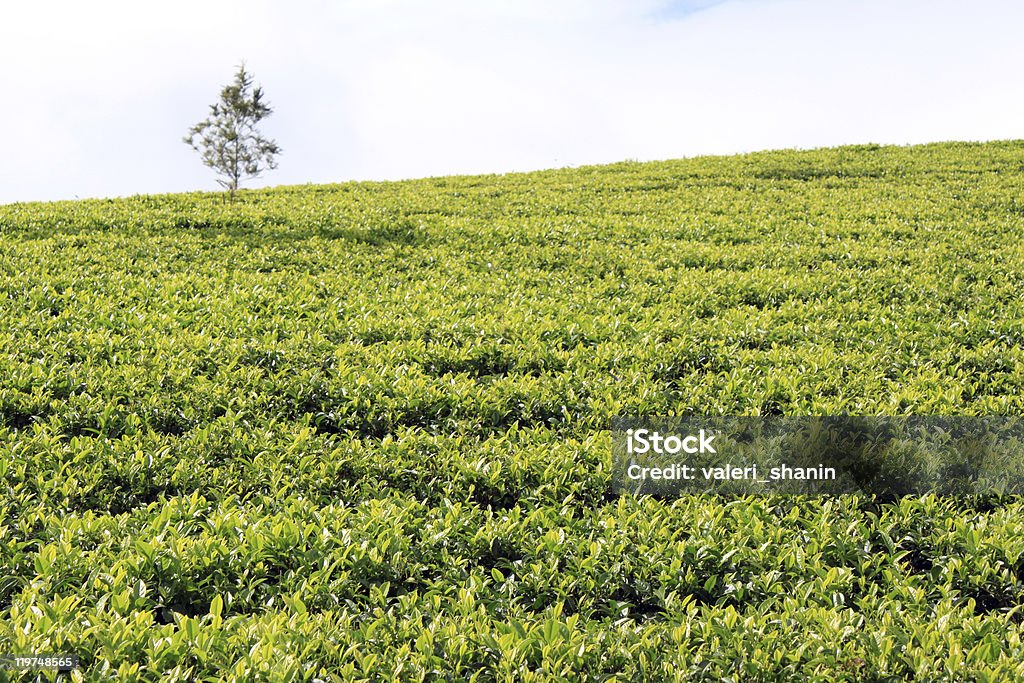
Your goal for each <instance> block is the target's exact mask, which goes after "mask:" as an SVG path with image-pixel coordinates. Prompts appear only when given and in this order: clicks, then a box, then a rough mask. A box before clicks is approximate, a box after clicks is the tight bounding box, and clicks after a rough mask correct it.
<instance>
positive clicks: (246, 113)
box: [184, 63, 281, 201]
mask: <svg viewBox="0 0 1024 683" xmlns="http://www.w3.org/2000/svg"><path fill="white" fill-rule="evenodd" d="M272 112H273V110H272V109H271V108H270V106H269V105H268V104H267V103H266V102H264V101H263V90H262V88H260V87H258V86H257V87H253V80H252V75H251V74H249V73H248V72H247V71H246V70H245V64H244V63H243V64H242V65H240V66H239V67H238V73H236V74H235V80H234V82H233V83H231V84H230V85H226V86H224V88H223V89H222V90H221V91H220V101H219V102H217V103H215V104H212V105H210V117H209V118H207V119H206V120H204V121H200V122H199V123H197V124H196V125H194V126H192V128H191V129H189V134H188V135H186V136H185V137H184V141H185V143H186V144H188V145H190V146H191V147H192V148H193V149H195V150H196V151H197V152H199V153H200V154H201V155H202V158H203V163H204V164H206V165H207V166H209V167H210V168H212V169H213V170H214V171H216V172H217V173H218V174H219V175H221V176H223V179H218V180H217V182H218V183H219V184H220V185H221V186H222V187H224V188H225V189H227V190H228V192H229V196H230V198H231V200H232V201H234V198H235V192H236V191H237V190H238V184H239V182H241V180H242V179H244V178H256V177H258V176H259V175H260V174H261V173H262V172H263V171H264V170H266V169H274V168H277V162H276V160H275V158H274V157H275V156H276V155H278V154H280V152H281V148H280V147H278V146H277V143H275V142H274V141H273V140H268V139H266V138H264V137H263V136H262V135H260V133H259V131H258V130H256V124H257V123H259V122H260V121H261V120H263V119H264V118H266V117H267V116H269V115H270V114H271V113H272Z"/></svg>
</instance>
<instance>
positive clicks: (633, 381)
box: [0, 143, 1024, 681]
mask: <svg viewBox="0 0 1024 683" xmlns="http://www.w3.org/2000/svg"><path fill="white" fill-rule="evenodd" d="M1022 167H1024V144H1022V143H991V144H983V145H975V144H970V145H968V144H944V145H930V146H924V147H914V148H894V147H874V146H866V147H857V148H852V147H846V148H840V149H831V150H820V151H813V152H777V153H762V154H754V155H748V156H742V157H732V158H704V159H694V160H685V161H673V162H664V163H650V164H639V163H623V164H617V165H612V166H603V167H591V168H581V169H567V170H560V171H549V172H542V173H533V174H523V175H508V176H488V177H466V178H438V179H427V180H420V181H410V182H402V183H360V184H347V185H337V186H310V187H293V188H283V189H276V190H267V191H246V192H241V193H240V194H239V195H238V199H237V201H236V202H235V203H234V204H225V203H223V202H222V201H220V199H219V198H218V197H217V196H216V195H214V194H193V195H174V196H159V197H134V198H129V199H122V200H103V201H99V200H97V201H84V202H74V203H56V204H20V205H19V204H15V205H9V206H3V207H0V317H2V320H3V321H4V324H3V326H2V327H0V349H2V352H0V567H2V568H3V571H2V572H0V651H9V652H44V653H63V652H73V653H76V654H78V655H79V656H80V657H81V660H82V663H83V668H82V669H81V670H80V671H79V672H76V674H75V677H76V678H81V679H85V680H145V681H157V680H161V681H174V680H180V681H193V680H201V679H203V678H208V679H211V680H217V679H224V680H233V681H252V680H296V681H312V680H313V679H315V678H319V679H322V680H350V679H352V680H391V679H394V678H397V679H408V680H447V679H453V680H469V679H473V680H478V681H496V680H497V681H529V680H551V679H553V678H556V677H558V678H569V679H573V678H574V677H575V678H584V679H593V680H605V679H612V680H622V681H635V680H673V679H679V680H708V681H720V680H736V681H749V680H787V679H792V680H820V681H843V680H847V681H854V680H905V679H907V678H909V677H914V676H916V677H917V678H918V679H919V680H930V681H931V680H965V679H966V680H977V681H1005V680H1015V679H1024V643H1022V640H1021V638H1022V634H1024V633H1022V632H1024V628H1022V626H1021V624H1022V613H1021V605H1022V601H1024V597H1022V595H1024V583H1022V582H1024V514H1022V513H1024V509H1022V505H1021V502H1020V500H1019V499H1018V498H1001V499H988V500H976V499H972V500H953V499H940V498H935V497H931V496H929V497H921V498H908V499H904V500H902V501H900V502H898V503H891V504H890V503H886V504H882V503H878V502H877V501H872V500H868V499H864V498H858V497H843V498H840V499H813V500H802V499H787V498H778V499H773V498H757V499H755V498H740V499H732V500H729V499H717V498H713V497H710V496H694V497H688V498H685V499H681V500H678V501H674V502H663V501H657V500H652V499H633V498H628V497H622V498H619V497H616V496H613V495H612V494H611V489H610V485H609V473H608V469H609V465H610V458H611V450H610V439H609V431H608V429H609V421H610V419H611V417H612V416H615V415H620V414H650V415H668V414H705V413H712V414H746V415H753V414H791V415H804V414H818V415H826V414H838V413H850V414H860V415H873V414H885V415H896V414H950V415H952V414H967V415H984V414H1021V411H1022V408H1024V398H1022V396H1021V393H1022V392H1021V388H1022V387H1024V297H1022V294H1021V293H1022V291H1024V287H1022V285H1024V247H1022V245H1024V242H1022V240H1021V236H1022V235H1024V199H1022V197H1021V179H1022ZM0 675H2V674H0Z"/></svg>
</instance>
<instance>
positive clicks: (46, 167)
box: [0, 0, 1024, 203]
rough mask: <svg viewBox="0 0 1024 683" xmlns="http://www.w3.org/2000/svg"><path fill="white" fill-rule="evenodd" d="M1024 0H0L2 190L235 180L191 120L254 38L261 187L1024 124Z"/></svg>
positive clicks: (996, 130)
mask: <svg viewBox="0 0 1024 683" xmlns="http://www.w3.org/2000/svg"><path fill="white" fill-rule="evenodd" d="M1022 26H1024V3H1016V2H1010V1H995V0H976V1H975V2H971V3H965V2H962V1H957V2H947V1H943V0H937V1H936V0H932V1H922V0H905V1H901V0H731V1H729V0H726V1H721V2H713V1H710V0H709V1H705V0H683V1H681V2H666V1H664V0H589V1H584V0H492V1H490V2H487V1H483V0H433V1H431V2H414V1H412V0H340V1H338V2H328V1H327V0H305V1H304V0H296V1H293V2H290V3H280V2H272V1H270V0H244V1H243V0H229V1H220V2H218V1H210V0H203V1H199V0H178V1H177V2H175V3H162V4H160V5H156V4H155V3H140V2H137V1H129V0H108V1H103V0H98V1H97V2H90V3H81V2H71V1H69V0H37V1H36V2H31V3H27V2H26V3H5V4H4V6H3V8H2V9H0V63H2V64H3V65H4V68H3V70H2V71H0V92H3V94H4V106H3V107H0V131H2V132H3V134H4V153H3V155H2V156H0V203H5V202H12V201H19V200H38V199H63V198H74V197H83V198H84V197H97V196H123V195H132V194H138V193H162V192H176V191H185V190H197V189H203V190H214V189H217V187H218V186H217V185H216V182H215V178H216V176H215V175H214V174H213V172H212V171H210V170H209V169H207V168H205V167H204V166H202V164H201V163H200V161H199V157H198V155H197V154H196V153H195V152H194V151H192V150H191V149H190V148H188V147H187V146H186V145H185V144H183V143H182V142H181V141H180V140H181V137H182V135H184V134H185V132H186V131H187V129H188V128H189V126H191V125H192V124H193V123H195V122H196V121H198V120H200V119H202V118H204V117H205V116H206V113H207V107H208V105H209V104H210V103H212V102H213V101H214V100H215V99H216V97H217V93H218V91H219V88H220V87H221V86H222V85H223V84H224V83H226V82H228V81H229V80H230V79H231V77H232V75H233V73H234V70H235V66H236V65H237V64H238V62H239V61H240V60H242V59H244V60H245V61H246V63H247V64H248V66H249V68H250V70H251V71H252V72H253V73H254V74H255V76H256V79H257V81H258V82H259V83H260V84H262V85H263V87H264V89H265V91H266V95H267V98H268V99H269V101H270V103H271V104H272V105H273V106H274V107H275V110H276V111H275V113H274V115H273V116H271V117H270V118H269V119H267V121H266V122H265V124H264V132H265V133H266V134H268V135H270V136H271V137H274V138H275V139H276V140H277V142H278V143H279V144H280V145H281V147H282V149H283V153H282V155H281V157H280V168H279V169H278V170H276V171H273V172H270V173H268V174H267V175H266V176H265V177H264V178H262V179H259V180H255V181H249V182H248V183H247V184H246V185H245V186H246V187H260V186H267V185H283V184H297V183H306V182H314V183H325V182H338V181H345V180H351V179H398V178H408V177H420V176H427V175H447V174H455V173H484V172H488V173H494V172H497V173H501V172H508V171H518V170H530V169H539V168H551V167H562V166H575V165H580V164H590V163H605V162H614V161H619V160H623V159H640V160H647V159H669V158H678V157H684V156H695V155H700V154H730V153H735V152H743V151H751V150H758V149H772V148H790V147H798V148H809V147H819V146H825V145H836V144H845V143H860V142H880V143H897V144H905V143H917V142H928V141H938V140H953V139H958V140H988V139H1005V138H1022V137H1024V82H1022V81H1021V77H1020V74H1021V73H1022V71H1024V41H1022V40H1021V39H1020V36H1019V32H1020V29H1021V27H1022Z"/></svg>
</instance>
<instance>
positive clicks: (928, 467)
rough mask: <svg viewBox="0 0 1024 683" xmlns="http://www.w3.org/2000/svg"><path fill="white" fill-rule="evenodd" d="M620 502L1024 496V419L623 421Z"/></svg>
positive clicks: (617, 436)
mask: <svg viewBox="0 0 1024 683" xmlns="http://www.w3.org/2000/svg"><path fill="white" fill-rule="evenodd" d="M612 456H613V470H612V482H613V486H614V490H615V492H616V493H633V494H650V495H655V496H659V497H674V496H678V495H682V494H686V493H727V494H738V495H746V494H774V493H786V494H818V493H820V494H837V493H855V492H862V493H866V494H877V495H880V496H887V497H888V496H902V495H917V494H922V493H937V494H944V495H954V494H962V495H967V494H977V493H998V494H1021V493H1024V418H1017V417H934V416H933V417H692V416H689V417H620V418H615V419H614V420H613V422H612Z"/></svg>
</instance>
